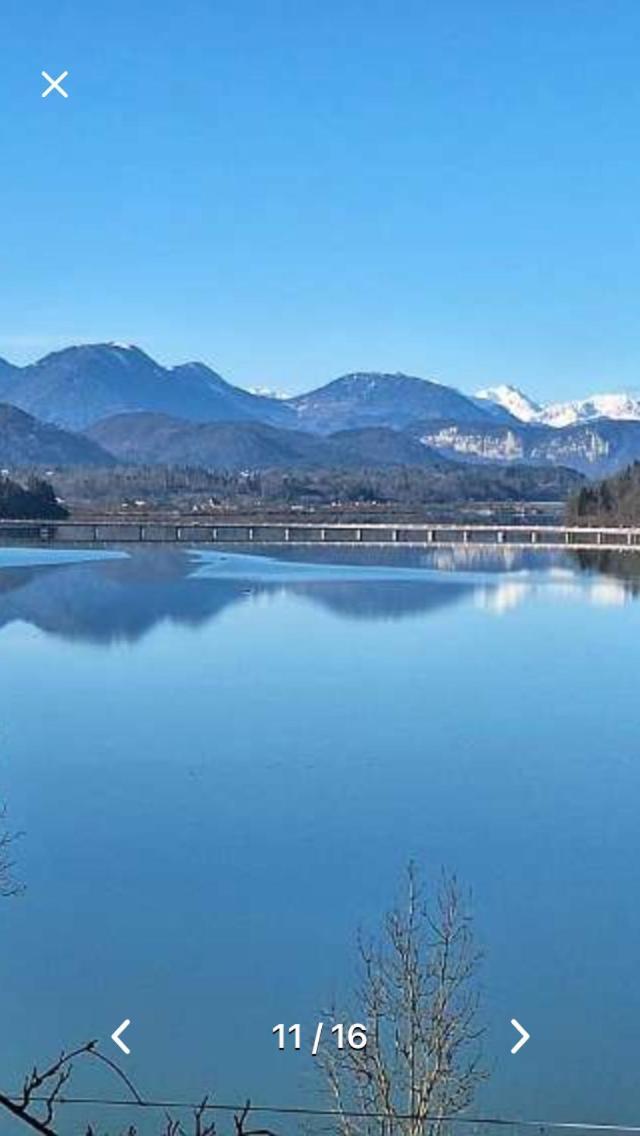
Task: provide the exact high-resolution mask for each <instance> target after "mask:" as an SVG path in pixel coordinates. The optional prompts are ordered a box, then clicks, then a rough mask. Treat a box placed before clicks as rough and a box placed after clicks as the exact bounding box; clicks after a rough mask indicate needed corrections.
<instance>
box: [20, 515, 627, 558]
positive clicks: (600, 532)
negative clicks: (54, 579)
mask: <svg viewBox="0 0 640 1136" xmlns="http://www.w3.org/2000/svg"><path fill="white" fill-rule="evenodd" d="M131 543H133V544H159V543H163V544H174V545H175V544H187V545H190V544H208V545H215V546H224V545H237V544H241V545H247V544H254V545H260V546H261V547H265V546H281V545H287V546H291V545H300V546H303V547H307V548H308V547H309V546H310V545H316V544H322V545H329V546H334V547H335V546H336V545H358V546H362V545H371V546H373V547H375V546H379V545H385V546H386V545H405V546H407V547H413V548H416V547H420V548H422V547H425V546H426V547H443V546H444V547H451V546H452V545H476V546H477V545H480V546H490V547H494V546H498V547H502V546H508V547H512V548H531V547H534V548H542V549H554V548H555V549H557V548H567V547H569V548H574V549H594V548H607V549H617V550H621V549H629V548H637V549H640V528H579V527H575V526H574V527H568V526H565V525H530V524H523V525H497V524H472V525H467V524H441V523H439V524H431V523H429V522H423V523H411V524H409V523H403V522H402V523H387V524H366V523H357V522H356V523H335V524H333V523H326V522H324V521H323V522H317V523H313V522H308V521H305V522H297V521H292V522H290V523H287V522H284V521H278V522H275V521H269V522H255V521H251V522H246V523H239V522H238V521H233V522H229V523H225V521H224V520H219V521H215V522H213V521H202V520H198V521H191V520H159V521H158V520H149V519H147V520H137V521H133V520H91V521H88V520H84V521H81V520H78V521H0V544H40V545H43V544H46V545H51V544H58V545H69V544H72V545H96V544H97V545H104V544H131Z"/></svg>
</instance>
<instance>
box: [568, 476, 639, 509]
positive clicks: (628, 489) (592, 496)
mask: <svg viewBox="0 0 640 1136" xmlns="http://www.w3.org/2000/svg"><path fill="white" fill-rule="evenodd" d="M567 519H568V522H569V524H573V525H580V524H582V525H583V524H602V525H640V462H634V463H633V465H630V466H628V467H627V469H624V470H623V471H622V473H617V474H615V475H614V476H613V477H607V478H605V479H604V480H603V481H599V482H596V483H595V484H591V485H583V486H582V488H581V489H579V490H578V492H577V493H575V494H574V495H573V496H572V497H571V498H570V499H569V502H568V504H567Z"/></svg>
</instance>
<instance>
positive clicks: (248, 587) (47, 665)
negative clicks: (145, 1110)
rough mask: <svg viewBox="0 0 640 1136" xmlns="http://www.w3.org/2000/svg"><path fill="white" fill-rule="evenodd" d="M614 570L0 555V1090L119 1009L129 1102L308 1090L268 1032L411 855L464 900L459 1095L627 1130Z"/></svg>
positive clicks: (276, 1096) (632, 683) (557, 565)
mask: <svg viewBox="0 0 640 1136" xmlns="http://www.w3.org/2000/svg"><path fill="white" fill-rule="evenodd" d="M313 555H314V556H315V555H317V553H314V554H313ZM363 556H364V554H363ZM601 569H604V570H601ZM639 587H640V557H639V558H638V561H635V560H634V559H633V554H629V555H628V556H627V557H625V556H620V557H618V558H616V557H609V560H608V561H605V562H600V567H598V566H594V564H593V563H591V564H586V563H584V562H583V563H582V564H580V563H579V562H578V560H577V559H576V558H575V557H573V558H572V557H569V556H560V555H558V556H557V557H556V558H555V559H554V558H553V557H552V556H547V555H545V554H544V553H536V552H532V553H530V554H516V553H511V555H510V559H504V558H502V559H501V558H500V555H499V554H497V553H489V554H486V555H483V554H481V553H479V552H477V551H476V552H475V553H473V552H471V551H470V552H469V553H468V554H467V555H465V554H463V550H458V551H457V552H456V553H455V554H454V553H447V552H435V551H434V552H433V553H431V554H427V553H420V554H418V553H410V552H408V551H405V552H404V554H403V553H402V551H401V550H398V551H395V550H388V551H387V552H386V553H384V554H382V553H381V554H379V555H378V557H377V559H376V554H374V553H370V554H369V559H363V558H361V559H360V561H358V560H357V558H356V557H355V554H350V553H349V552H347V551H346V550H341V552H340V558H339V559H338V554H336V556H335V557H334V563H330V562H328V561H326V560H325V562H324V563H322V564H314V563H313V562H312V560H311V559H310V557H308V558H306V560H303V559H302V558H301V554H299V558H298V560H297V561H294V560H293V559H288V560H284V559H274V558H273V557H266V556H265V557H259V556H248V555H244V554H241V553H239V554H238V555H231V554H219V553H211V554H206V553H204V554H203V553H200V552H194V553H193V554H188V553H186V552H173V551H170V550H163V549H155V550H151V551H148V552H146V551H141V552H140V553H138V554H136V555H133V556H129V555H125V554H123V553H118V552H114V553H112V554H106V555H103V554H101V553H98V554H93V555H88V554H86V553H78V552H74V551H70V552H69V553H66V554H54V553H46V552H44V553H41V552H35V551H34V552H29V551H25V550H6V549H5V550H0V666H1V674H2V682H1V687H0V776H1V791H0V797H2V798H3V799H5V800H6V803H7V806H8V809H9V818H10V823H11V826H12V827H13V828H16V829H20V830H22V831H23V834H24V835H23V837H22V839H21V840H20V841H19V843H18V844H17V845H16V848H15V852H16V858H17V871H18V874H19V876H20V878H21V879H22V880H23V882H24V884H25V885H26V891H25V893H24V895H23V896H21V897H20V898H17V899H14V900H3V901H0V928H1V946H0V951H1V955H0V982H1V989H2V1028H1V1030H0V1070H1V1071H2V1079H1V1082H0V1088H2V1087H5V1086H6V1084H7V1083H8V1081H10V1080H11V1079H17V1078H18V1075H19V1074H20V1075H21V1074H22V1073H23V1072H24V1070H25V1069H26V1068H27V1067H28V1066H29V1065H30V1064H31V1063H32V1062H33V1059H34V1057H35V1056H39V1057H42V1058H43V1059H44V1058H46V1057H48V1056H50V1055H51V1054H52V1053H54V1054H55V1053H56V1052H57V1050H58V1049H59V1048H60V1046H61V1045H62V1044H63V1043H65V1044H69V1045H71V1044H73V1043H76V1042H78V1041H83V1040H85V1039H87V1038H89V1037H98V1038H100V1039H101V1043H102V1045H103V1047H104V1051H105V1052H109V1053H111V1052H113V1053H114V1055H115V1053H116V1051H115V1050H114V1048H113V1045H112V1043H111V1042H110V1041H109V1035H110V1033H111V1032H112V1030H113V1029H115V1027H116V1026H117V1025H118V1024H119V1023H120V1022H121V1021H122V1020H123V1019H124V1018H130V1019H131V1022H132V1025H131V1027H130V1029H129V1031H128V1033H127V1038H126V1040H127V1041H128V1043H129V1045H130V1046H131V1050H132V1052H131V1055H130V1057H128V1058H126V1059H123V1063H124V1062H125V1061H126V1069H127V1072H128V1073H130V1074H131V1075H132V1076H133V1077H134V1078H135V1080H136V1083H137V1084H138V1087H139V1088H140V1089H141V1090H142V1091H143V1093H144V1094H148V1095H150V1096H153V1095H156V1096H159V1097H161V1098H163V1099H164V1098H166V1096H167V1095H169V1096H171V1097H172V1098H186V1099H191V1098H194V1099H198V1098H199V1097H200V1096H201V1095H202V1094H203V1092H204V1091H205V1090H207V1089H210V1090H211V1091H212V1092H213V1093H214V1094H215V1095H216V1096H217V1098H218V1099H219V1100H232V1101H233V1100H237V1099H240V1100H244V1099H245V1098H246V1097H247V1096H250V1097H251V1098H252V1099H253V1100H254V1101H259V1102H262V1103H272V1104H276V1105H277V1104H282V1103H285V1104H300V1103H307V1104H318V1103H320V1101H321V1093H320V1082H319V1080H318V1078H317V1077H316V1076H315V1075H314V1068H313V1062H312V1061H311V1059H310V1058H308V1057H306V1056H304V1055H303V1054H285V1055H283V1054H281V1053H279V1052H278V1050H277V1048H276V1043H275V1039H274V1038H273V1037H272V1033H271V1031H272V1027H273V1026H274V1025H275V1024H276V1023H279V1022H285V1023H293V1022H301V1023H303V1024H307V1025H309V1026H311V1027H312V1026H313V1025H314V1024H315V1022H316V1021H317V1020H318V1017H319V1016H320V1012H321V1010H322V1008H323V1006H326V1005H327V1003H328V1002H329V1000H330V999H331V997H332V995H333V994H334V993H335V992H338V993H340V992H344V991H346V990H348V989H349V986H350V984H351V980H352V978H353V973H354V960H355V940H356V933H357V930H358V928H359V927H365V928H374V927H375V926H376V925H377V924H378V923H379V921H380V918H381V916H382V914H383V912H384V911H385V909H387V908H388V907H389V906H390V905H391V903H392V902H393V900H394V898H395V897H396V895H397V891H398V887H399V884H400V879H401V875H402V871H403V867H404V865H406V863H407V861H408V860H409V859H410V858H411V857H413V858H414V859H416V860H417V861H418V862H419V864H420V865H421V867H422V870H423V872H424V873H425V875H426V877H427V878H429V877H430V876H433V875H437V873H438V872H439V870H440V866H441V865H445V866H446V867H447V868H449V869H455V871H456V872H457V873H458V874H459V876H460V877H461V878H462V880H463V881H464V882H465V883H466V884H468V885H469V886H470V887H471V888H472V890H473V904H474V912H475V923H476V932H477V935H478V937H479V939H480V940H481V942H482V944H483V946H484V948H485V951H486V958H485V962H484V966H483V978H482V980H483V989H484V1017H485V1020H486V1023H487V1026H488V1035H487V1052H488V1057H489V1059H490V1062H491V1064H492V1068H493V1075H492V1077H491V1080H490V1081H489V1082H488V1084H487V1085H486V1087H485V1088H483V1090H482V1093H481V1094H480V1096H479V1099H478V1101H477V1104H476V1107H475V1109H474V1111H475V1113H477V1114H494V1115H495V1114H501V1115H509V1116H520V1117H533V1118H536V1119H538V1118H548V1119H557V1120H576V1119H577V1120H590V1121H593V1122H595V1121H602V1122H605V1121H617V1122H620V1123H637V1122H638V1120H639V1119H640V1089H639V1087H638V1084H639V1080H640V1078H639V1074H638V1059H639V1056H640V984H639V983H638V980H637V972H638V951H639V948H640V902H639V895H640V854H639V851H640V835H639V833H640V734H639V725H640V708H639V698H638V665H639V662H640V603H639V602H638V601H637V600H636V595H637V594H638V589H639ZM512 1017H515V1018H517V1019H518V1020H519V1021H521V1022H522V1023H523V1024H524V1025H525V1026H526V1028H527V1029H528V1030H529V1031H530V1034H531V1040H530V1042H529V1043H528V1045H527V1046H526V1048H525V1049H523V1050H522V1051H521V1053H520V1054H518V1055H517V1056H516V1057H512V1056H511V1054H510V1052H509V1049H510V1047H511V1045H512V1044H513V1043H514V1041H515V1037H514V1032H513V1030H512V1028H511V1026H510V1024H509V1023H510V1019H511V1018H512ZM97 1083H98V1086H99V1091H101V1092H104V1091H106V1092H107V1093H108V1094H113V1093H114V1085H113V1083H112V1081H111V1080H110V1078H109V1076H108V1073H107V1071H106V1070H105V1071H104V1074H102V1073H101V1075H100V1077H99V1078H98V1079H97ZM81 1086H83V1081H82V1077H80V1080H79V1082H78V1084H77V1085H76V1088H80V1087H81ZM93 1088H95V1085H94V1084H93V1083H92V1089H93ZM121 1094H122V1086H116V1087H115V1095H117V1096H120V1095H121ZM85 1115H86V1110H85V1112H84V1113H83V1112H78V1111H76V1112H74V1113H72V1112H71V1106H69V1108H68V1109H67V1112H66V1113H65V1116H64V1123H65V1124H66V1125H67V1128H65V1131H74V1132H75V1131H77V1130H79V1129H81V1127H82V1126H81V1125H80V1123H79V1121H80V1120H81V1119H83V1118H84V1116H85ZM126 1119H127V1120H128V1117H127V1118H126ZM124 1120H125V1116H124V1114H122V1113H120V1114H119V1121H120V1123H121V1124H122V1125H124ZM271 1123H272V1124H273V1123H274V1121H272V1122H271ZM0 1130H1V1131H3V1132H4V1131H5V1128H2V1126H1V1125H0ZM6 1131H9V1129H6Z"/></svg>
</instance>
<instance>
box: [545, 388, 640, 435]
mask: <svg viewBox="0 0 640 1136" xmlns="http://www.w3.org/2000/svg"><path fill="white" fill-rule="evenodd" d="M594 418H613V419H615V420H616V421H619V422H621V421H626V422H639V421H640V395H637V394H636V395H634V394H630V393H629V394H627V393H621V394H592V395H590V396H589V398H581V399H575V400H574V401H573V402H554V403H550V404H549V405H548V406H544V407H543V408H542V409H541V411H540V413H539V414H538V415H537V416H536V421H537V422H541V423H543V424H544V425H546V426H560V427H561V426H576V425H578V424H579V423H581V422H591V421H593V419H594ZM523 421H528V420H527V419H523Z"/></svg>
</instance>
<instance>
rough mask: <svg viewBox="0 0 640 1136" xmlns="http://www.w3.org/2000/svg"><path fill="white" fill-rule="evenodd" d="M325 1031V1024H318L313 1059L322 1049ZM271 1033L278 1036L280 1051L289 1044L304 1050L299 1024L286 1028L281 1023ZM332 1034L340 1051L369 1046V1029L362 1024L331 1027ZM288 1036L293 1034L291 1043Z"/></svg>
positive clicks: (312, 1049) (312, 1051)
mask: <svg viewBox="0 0 640 1136" xmlns="http://www.w3.org/2000/svg"><path fill="white" fill-rule="evenodd" d="M323 1029H324V1022H318V1024H317V1026H316V1028H315V1033H314V1035H313V1045H312V1046H311V1056H312V1057H315V1056H316V1054H317V1052H318V1049H319V1047H320V1041H321V1039H322V1031H323ZM271 1032H272V1033H275V1034H277V1037H278V1049H286V1048H287V1043H288V1045H289V1046H290V1047H291V1048H293V1049H302V1030H301V1027H300V1024H299V1023H297V1024H296V1025H293V1026H285V1025H284V1024H283V1023H282V1022H281V1023H280V1025H278V1026H274V1027H273V1029H272V1031H271ZM330 1033H331V1034H332V1035H333V1036H332V1038H331V1040H332V1041H333V1042H334V1043H335V1045H336V1047H337V1048H338V1049H344V1048H345V1046H347V1047H348V1048H349V1049H364V1047H365V1046H366V1044H367V1029H366V1026H363V1025H362V1023H361V1022H354V1023H353V1025H351V1026H344V1025H335V1026H331V1027H330ZM287 1034H291V1040H290V1041H289V1042H288V1039H287Z"/></svg>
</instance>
